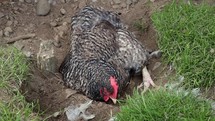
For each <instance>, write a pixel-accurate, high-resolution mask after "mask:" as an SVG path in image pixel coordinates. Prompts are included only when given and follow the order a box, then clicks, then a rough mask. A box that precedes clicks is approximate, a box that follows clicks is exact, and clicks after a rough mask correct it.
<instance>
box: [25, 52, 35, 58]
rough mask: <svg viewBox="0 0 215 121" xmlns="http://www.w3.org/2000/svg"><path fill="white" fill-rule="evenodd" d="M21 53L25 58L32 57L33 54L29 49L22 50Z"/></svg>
mask: <svg viewBox="0 0 215 121" xmlns="http://www.w3.org/2000/svg"><path fill="white" fill-rule="evenodd" d="M23 54H24V55H25V56H26V57H27V58H32V57H33V56H34V54H33V53H32V52H30V51H23Z"/></svg>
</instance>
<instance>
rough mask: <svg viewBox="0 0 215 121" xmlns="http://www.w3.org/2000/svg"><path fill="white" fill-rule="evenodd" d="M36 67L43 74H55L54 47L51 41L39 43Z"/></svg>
mask: <svg viewBox="0 0 215 121" xmlns="http://www.w3.org/2000/svg"><path fill="white" fill-rule="evenodd" d="M37 66H38V68H40V69H41V70H43V71H44V73H45V74H49V73H50V72H51V73H55V72H57V59H56V57H55V56H54V47H53V42H52V41H51V40H48V41H44V40H42V42H41V43H40V48H39V52H38V53H37Z"/></svg>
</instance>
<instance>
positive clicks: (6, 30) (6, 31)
mask: <svg viewBox="0 0 215 121" xmlns="http://www.w3.org/2000/svg"><path fill="white" fill-rule="evenodd" d="M12 32H13V30H12V28H11V27H6V28H5V29H4V35H5V36H7V37H8V36H10V34H11V33H12Z"/></svg>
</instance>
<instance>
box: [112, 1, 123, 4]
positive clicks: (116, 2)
mask: <svg viewBox="0 0 215 121" xmlns="http://www.w3.org/2000/svg"><path fill="white" fill-rule="evenodd" d="M113 2H114V3H115V4H120V3H121V1H120V0H113Z"/></svg>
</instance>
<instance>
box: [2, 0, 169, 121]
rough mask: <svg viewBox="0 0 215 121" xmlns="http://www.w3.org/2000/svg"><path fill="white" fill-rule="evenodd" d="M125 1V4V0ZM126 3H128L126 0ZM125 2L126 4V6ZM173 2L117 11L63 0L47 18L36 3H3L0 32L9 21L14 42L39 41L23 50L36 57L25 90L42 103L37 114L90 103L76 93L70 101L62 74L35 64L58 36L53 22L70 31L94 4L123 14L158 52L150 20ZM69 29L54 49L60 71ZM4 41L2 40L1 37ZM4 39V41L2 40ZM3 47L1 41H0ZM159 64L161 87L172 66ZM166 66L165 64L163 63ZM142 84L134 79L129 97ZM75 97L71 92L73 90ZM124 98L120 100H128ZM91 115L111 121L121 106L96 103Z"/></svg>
mask: <svg viewBox="0 0 215 121" xmlns="http://www.w3.org/2000/svg"><path fill="white" fill-rule="evenodd" d="M121 1H123V0H121ZM125 1H126V0H125ZM125 1H123V2H124V3H126V2H125ZM169 1H170V0H151V1H149V0H139V1H138V2H137V3H133V4H132V5H130V7H129V8H127V7H114V5H112V4H111V3H110V2H109V1H108V0H97V2H94V3H93V2H92V1H90V0H82V1H76V2H74V1H73V0H70V1H69V2H67V3H64V2H62V0H56V1H55V2H56V4H55V5H52V6H51V11H50V13H49V14H48V15H47V16H37V15H36V12H35V11H36V10H35V8H36V3H35V2H31V3H27V2H19V1H18V0H12V2H9V1H7V0H0V12H2V13H3V14H4V17H1V18H0V30H4V28H5V27H6V26H7V24H8V21H12V25H9V26H10V27H11V28H12V30H13V32H12V33H11V35H10V38H12V37H16V36H19V35H25V34H29V33H35V34H36V37H35V38H32V39H27V40H22V41H21V43H22V44H23V45H24V48H23V50H26V51H31V52H32V53H33V54H34V58H33V59H32V66H31V75H30V78H29V80H26V81H25V82H24V83H23V85H22V87H21V90H22V92H23V94H24V95H25V97H26V100H27V101H29V102H38V103H39V106H40V108H39V109H35V111H41V112H44V115H43V116H42V117H43V118H45V117H47V116H49V115H51V114H53V113H55V112H57V111H60V110H63V109H64V108H65V107H68V106H69V105H79V104H81V103H85V102H86V101H87V100H89V99H88V98H87V97H86V96H84V95H82V94H79V93H75V94H73V95H71V96H70V97H67V95H68V90H69V89H68V88H67V87H65V86H64V85H63V81H62V79H61V75H60V74H59V73H56V74H51V75H45V74H44V73H43V72H41V71H40V70H39V69H37V67H36V64H35V59H36V58H35V57H36V54H37V53H38V49H39V44H40V42H41V40H53V41H54V37H55V36H56V35H57V33H58V32H56V31H55V30H54V29H55V28H56V27H54V26H52V25H50V23H51V22H53V21H57V22H56V23H57V24H58V25H57V26H62V24H63V23H64V22H67V23H68V27H70V18H71V16H73V15H74V13H75V12H76V11H78V10H80V8H82V7H83V6H85V5H87V4H94V5H95V6H99V7H103V8H104V9H106V10H112V11H116V12H120V13H121V20H122V21H123V22H124V23H125V24H127V25H128V27H129V30H130V31H132V32H134V34H135V35H136V37H137V38H138V39H139V40H140V41H141V42H142V43H143V44H144V45H145V46H146V47H147V48H148V49H150V50H157V49H158V45H157V43H156V32H155V30H154V28H153V26H152V22H151V20H150V16H151V14H152V13H153V12H154V11H155V10H160V9H162V7H163V6H164V5H165V4H166V3H168V2H169ZM61 8H63V9H65V10H66V14H65V15H62V14H61V13H60V9H61ZM139 19H142V20H144V21H145V22H144V23H145V27H146V29H145V31H143V32H141V31H138V30H137V29H136V28H135V27H134V26H133V25H134V22H135V21H137V20H139ZM69 31H70V30H69V29H68V30H67V31H66V32H65V33H64V35H63V36H62V37H60V43H61V47H54V50H55V56H56V58H57V60H58V64H57V67H59V66H60V64H61V62H62V61H63V59H64V57H65V55H66V53H67V52H68V50H69V33H70V32H69ZM0 38H1V36H0ZM2 38H4V37H2ZM0 43H1V41H0ZM156 62H161V60H160V59H153V60H151V61H150V63H149V66H148V68H149V71H150V73H151V76H152V78H153V79H154V81H155V83H156V84H157V85H164V84H165V83H166V82H167V81H168V79H167V75H168V73H167V72H168V71H167V70H168V66H166V65H163V64H161V66H159V67H158V68H157V69H155V70H153V67H154V65H155V63H156ZM161 63H162V62H161ZM141 81H142V79H141V77H140V76H139V77H134V78H132V80H131V83H130V85H129V86H128V88H127V89H126V94H129V95H130V94H132V91H133V89H134V88H136V86H137V85H138V84H140V83H141ZM70 93H71V90H70ZM124 98H125V95H123V96H122V97H121V98H120V99H124ZM88 111H89V112H90V113H92V114H95V115H96V117H95V118H94V119H93V120H92V121H107V120H108V119H110V117H111V112H112V113H113V115H114V114H115V113H116V112H118V111H119V105H113V104H112V103H104V102H96V101H94V102H93V104H92V105H91V106H90V108H89V109H88ZM48 120H50V121H65V120H67V119H66V116H65V114H61V115H60V116H58V117H51V118H49V119H48Z"/></svg>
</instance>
